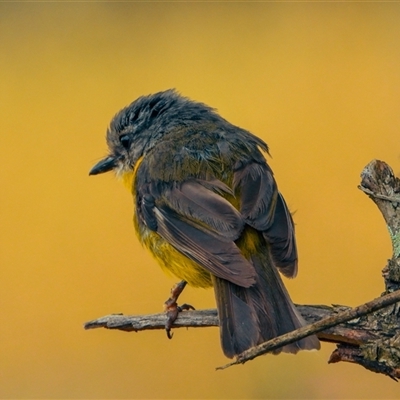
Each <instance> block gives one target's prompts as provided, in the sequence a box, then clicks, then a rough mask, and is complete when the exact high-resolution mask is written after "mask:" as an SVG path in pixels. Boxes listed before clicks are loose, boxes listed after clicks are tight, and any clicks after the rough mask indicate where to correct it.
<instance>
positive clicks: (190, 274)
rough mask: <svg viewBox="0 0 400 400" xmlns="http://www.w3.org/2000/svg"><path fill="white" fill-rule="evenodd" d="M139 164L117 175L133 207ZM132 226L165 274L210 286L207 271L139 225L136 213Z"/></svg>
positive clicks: (192, 284)
mask: <svg viewBox="0 0 400 400" xmlns="http://www.w3.org/2000/svg"><path fill="white" fill-rule="evenodd" d="M140 162H141V160H139V161H138V162H137V163H136V165H135V168H134V169H133V170H132V171H127V172H122V173H121V174H120V175H119V177H120V178H121V180H122V183H123V184H124V186H125V187H127V188H128V189H129V191H130V192H131V193H132V195H133V198H134V199H133V200H134V202H133V203H134V205H135V206H136V201H135V197H136V193H135V189H134V180H135V177H136V172H137V170H138V167H139V165H140ZM133 225H134V227H135V231H136V234H137V236H138V238H139V240H140V242H141V243H142V245H144V246H145V247H146V248H147V249H148V250H149V251H150V253H151V254H152V255H153V256H154V258H155V259H156V260H157V262H158V263H159V264H160V266H161V268H162V270H163V271H164V272H165V273H167V274H168V275H174V276H176V277H177V278H178V279H181V280H184V281H186V282H187V283H188V284H189V285H190V286H194V287H201V288H206V287H210V286H212V281H211V275H210V273H209V272H208V271H206V270H205V269H204V268H203V267H201V266H200V265H199V264H197V263H196V262H194V261H192V260H191V259H190V258H188V257H186V256H185V255H183V254H182V253H180V252H179V251H178V250H176V249H175V248H174V247H173V246H171V245H170V244H169V243H168V242H167V241H166V240H164V239H163V238H162V237H161V236H160V235H159V234H158V233H157V232H154V231H151V230H150V229H148V228H147V227H146V226H145V225H143V224H140V225H139V221H138V220H137V216H136V212H134V217H133Z"/></svg>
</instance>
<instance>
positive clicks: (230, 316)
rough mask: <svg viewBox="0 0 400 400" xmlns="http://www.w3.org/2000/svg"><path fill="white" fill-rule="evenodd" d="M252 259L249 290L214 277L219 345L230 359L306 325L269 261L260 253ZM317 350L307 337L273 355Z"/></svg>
mask: <svg viewBox="0 0 400 400" xmlns="http://www.w3.org/2000/svg"><path fill="white" fill-rule="evenodd" d="M251 258H252V260H251V261H252V263H253V265H254V267H255V269H256V273H257V275H256V276H257V278H256V283H255V284H254V285H253V286H251V287H250V288H243V287H240V286H237V285H235V284H233V283H231V282H229V281H227V280H225V279H221V278H217V277H213V281H214V290H215V297H216V302H217V308H218V315H219V320H220V335H221V344H222V348H223V351H224V354H225V355H226V356H227V357H230V358H231V357H234V356H235V355H238V354H240V353H242V352H243V351H245V350H247V349H249V348H250V347H253V346H256V345H258V344H261V343H263V342H266V341H267V340H269V339H272V338H274V337H277V336H279V335H282V334H284V333H287V332H290V331H293V330H295V329H298V328H300V327H301V326H303V325H305V323H306V322H305V321H304V319H303V318H302V317H301V315H300V313H299V312H298V311H297V310H296V308H295V306H294V304H293V303H292V301H291V299H290V297H289V294H288V292H287V290H286V288H285V287H284V285H283V282H282V280H281V277H280V275H279V273H278V271H277V269H276V268H275V267H274V266H273V265H272V264H271V262H270V260H268V259H267V258H266V257H265V256H264V255H261V256H260V255H259V254H257V255H253V256H252V257H251ZM319 347H320V344H319V341H318V339H317V337H316V336H309V337H306V338H304V339H301V340H299V341H297V342H294V343H291V344H288V345H286V346H284V347H282V348H281V349H277V350H276V351H274V354H278V353H280V352H281V351H283V352H287V353H297V352H298V351H299V350H312V349H319Z"/></svg>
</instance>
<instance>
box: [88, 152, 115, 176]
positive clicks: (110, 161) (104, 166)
mask: <svg viewBox="0 0 400 400" xmlns="http://www.w3.org/2000/svg"><path fill="white" fill-rule="evenodd" d="M114 167H115V158H114V157H111V156H109V157H106V158H104V159H103V160H101V161H99V162H98V163H97V164H96V165H95V166H94V167H93V168H92V169H91V170H90V172H89V175H97V174H102V173H104V172H108V171H111V170H112V169H113V168H114Z"/></svg>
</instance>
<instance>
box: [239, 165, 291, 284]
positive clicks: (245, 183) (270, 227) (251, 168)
mask: <svg viewBox="0 0 400 400" xmlns="http://www.w3.org/2000/svg"><path fill="white" fill-rule="evenodd" d="M233 184H234V190H235V192H237V193H238V194H239V197H240V202H241V207H240V212H241V214H242V216H243V218H244V220H245V222H246V223H247V224H248V225H250V226H252V227H253V228H255V229H257V230H258V231H260V232H262V234H263V236H264V238H265V240H266V242H267V243H268V244H269V245H270V248H271V254H272V257H273V260H274V263H275V265H276V266H277V267H278V268H279V270H280V271H281V272H282V274H283V275H285V276H287V277H295V276H296V274H297V248H296V240H295V236H294V223H293V219H292V216H291V214H290V212H289V210H288V207H287V205H286V203H285V200H284V198H283V196H282V195H281V194H280V193H279V191H278V188H277V185H276V182H275V179H274V176H273V173H272V171H271V169H270V168H269V166H268V165H267V164H266V163H265V164H260V163H256V162H252V163H249V164H247V165H245V166H244V167H243V168H241V169H239V170H237V171H236V172H235V173H234V181H233Z"/></svg>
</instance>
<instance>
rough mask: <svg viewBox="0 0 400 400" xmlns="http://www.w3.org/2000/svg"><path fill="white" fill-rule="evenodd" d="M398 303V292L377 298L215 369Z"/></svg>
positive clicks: (253, 356) (272, 341)
mask: <svg viewBox="0 0 400 400" xmlns="http://www.w3.org/2000/svg"><path fill="white" fill-rule="evenodd" d="M398 301H400V290H397V291H396V292H393V293H390V294H387V295H385V296H382V297H379V298H377V299H375V300H372V301H370V302H368V303H365V304H363V305H361V306H358V307H355V308H352V309H350V310H346V311H343V312H341V313H339V314H337V315H334V316H331V317H327V318H324V319H322V320H320V321H318V322H315V323H314V324H311V325H307V326H303V327H302V328H299V329H296V330H295V331H293V332H289V333H286V334H284V335H281V336H278V337H276V338H274V339H271V340H268V342H265V343H262V344H260V345H258V346H255V347H252V348H251V349H249V350H247V351H245V352H243V353H241V354H239V355H238V356H237V358H236V360H235V361H233V362H231V363H229V364H226V365H224V366H222V367H219V368H217V369H225V368H227V367H230V366H232V365H236V364H244V363H245V362H246V361H249V360H252V359H254V358H255V357H258V356H260V355H262V354H265V353H268V352H270V351H272V350H275V349H277V348H279V347H282V346H285V345H287V344H289V343H293V342H295V341H297V340H299V339H303V338H305V337H306V336H310V335H312V334H314V333H318V332H321V331H323V330H324V329H327V328H331V327H333V326H335V325H338V324H341V323H343V322H347V321H351V320H353V319H355V318H360V317H363V316H365V315H367V314H371V313H373V312H375V311H378V310H380V309H382V308H384V307H387V306H390V305H392V304H394V303H397V302H398Z"/></svg>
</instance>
